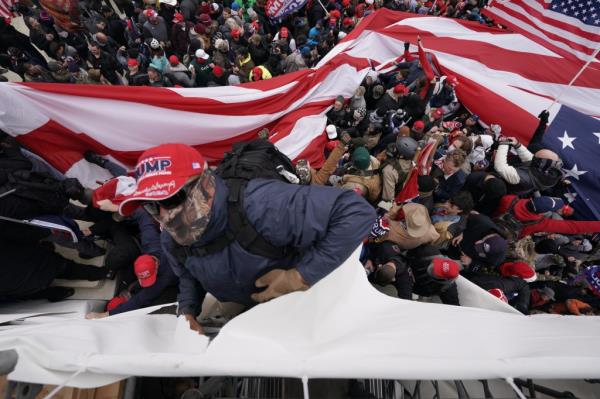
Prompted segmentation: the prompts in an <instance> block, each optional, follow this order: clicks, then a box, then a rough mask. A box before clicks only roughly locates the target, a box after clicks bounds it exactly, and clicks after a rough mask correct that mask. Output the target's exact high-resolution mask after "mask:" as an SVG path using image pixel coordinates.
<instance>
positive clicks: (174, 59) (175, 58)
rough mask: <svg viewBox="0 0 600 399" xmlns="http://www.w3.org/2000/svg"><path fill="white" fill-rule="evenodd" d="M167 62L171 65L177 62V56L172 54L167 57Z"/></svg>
mask: <svg viewBox="0 0 600 399" xmlns="http://www.w3.org/2000/svg"><path fill="white" fill-rule="evenodd" d="M169 64H171V65H173V66H175V65H177V64H179V58H177V56H176V55H175V54H173V55H172V56H170V57H169Z"/></svg>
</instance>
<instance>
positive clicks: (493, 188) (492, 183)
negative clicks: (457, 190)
mask: <svg viewBox="0 0 600 399" xmlns="http://www.w3.org/2000/svg"><path fill="white" fill-rule="evenodd" d="M483 191H484V193H485V195H486V196H487V197H490V198H501V197H502V196H504V195H506V183H505V182H504V180H502V179H499V178H497V177H495V178H493V179H488V180H486V181H485V182H484V183H483Z"/></svg>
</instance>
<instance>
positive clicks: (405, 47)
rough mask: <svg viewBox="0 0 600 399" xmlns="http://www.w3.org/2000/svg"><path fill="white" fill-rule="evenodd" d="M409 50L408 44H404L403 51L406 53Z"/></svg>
mask: <svg viewBox="0 0 600 399" xmlns="http://www.w3.org/2000/svg"><path fill="white" fill-rule="evenodd" d="M409 48H410V42H404V51H408V49H409Z"/></svg>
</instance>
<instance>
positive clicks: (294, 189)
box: [161, 177, 375, 314]
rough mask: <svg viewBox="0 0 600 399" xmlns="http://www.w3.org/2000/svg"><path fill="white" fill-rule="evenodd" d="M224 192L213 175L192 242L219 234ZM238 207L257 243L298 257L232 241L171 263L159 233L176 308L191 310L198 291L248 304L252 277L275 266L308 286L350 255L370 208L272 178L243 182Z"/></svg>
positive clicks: (354, 198)
mask: <svg viewBox="0 0 600 399" xmlns="http://www.w3.org/2000/svg"><path fill="white" fill-rule="evenodd" d="M228 195H229V190H228V188H227V185H226V183H225V182H224V181H223V180H221V179H220V178H219V177H217V178H216V193H215V197H214V201H213V205H212V213H211V218H210V221H209V223H208V226H207V228H206V231H205V232H204V235H203V236H202V238H201V239H200V241H199V243H200V244H204V243H207V242H210V241H212V240H214V239H215V238H217V237H220V236H222V235H223V234H225V230H226V226H227V196H228ZM243 204H244V210H245V212H246V216H247V218H248V220H249V222H250V223H251V224H252V225H253V226H254V228H255V229H256V230H257V232H258V233H259V234H260V235H262V237H263V238H264V239H265V240H267V241H268V242H270V243H271V244H273V245H275V246H278V247H284V246H289V245H291V246H293V247H295V248H297V251H298V255H294V256H291V257H288V258H285V259H268V258H265V257H261V256H258V255H254V254H251V253H249V252H247V251H246V250H244V249H243V248H242V247H241V246H240V244H239V243H237V242H232V243H231V244H229V245H228V246H227V247H225V248H224V249H223V250H221V251H220V252H217V253H213V254H209V255H206V256H202V257H197V256H191V257H188V258H187V259H186V260H185V262H184V263H178V262H177V260H176V259H175V257H174V256H173V255H172V251H173V249H174V247H175V243H174V241H173V239H172V238H171V236H170V235H169V234H168V233H167V232H166V231H163V233H162V237H161V238H162V244H163V251H164V252H165V253H167V254H168V257H169V260H170V262H171V264H172V265H173V269H174V271H175V274H176V275H177V276H178V277H179V297H178V301H179V309H180V313H183V314H188V313H191V314H198V313H199V311H200V306H201V304H202V300H203V298H204V296H205V294H206V292H210V293H211V294H212V295H214V296H215V297H216V298H217V299H218V300H219V301H223V302H237V303H242V304H247V305H252V304H254V302H253V301H252V299H251V298H250V295H251V294H252V293H254V292H256V287H255V285H254V284H255V281H256V279H257V278H259V277H260V276H262V275H264V274H265V273H267V272H269V271H270V270H273V269H276V268H279V269H290V268H292V267H295V268H297V270H298V272H299V273H300V274H301V276H302V277H303V279H304V281H305V282H306V283H307V284H308V285H310V286H312V285H314V284H315V283H316V282H318V281H319V280H321V279H322V278H323V277H325V276H326V275H327V274H329V273H330V272H332V271H333V270H334V269H335V268H337V267H338V266H339V265H340V264H341V263H342V262H343V261H344V260H345V259H346V258H348V256H350V254H351V253H352V252H353V251H354V250H355V249H356V247H357V246H358V245H359V244H360V243H361V242H362V240H363V239H364V238H365V237H366V236H367V234H368V232H369V229H370V228H371V224H372V223H373V220H375V211H374V210H373V208H372V207H371V206H370V205H369V204H367V203H366V202H365V201H364V200H363V199H362V198H361V197H359V196H358V195H356V194H355V193H353V192H351V191H345V190H339V189H336V188H332V187H323V186H316V185H294V184H288V183H285V182H282V181H278V180H277V181H276V180H265V179H254V180H252V181H250V182H249V183H248V186H247V187H246V189H245V192H244V200H243Z"/></svg>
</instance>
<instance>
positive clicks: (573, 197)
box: [565, 193, 577, 204]
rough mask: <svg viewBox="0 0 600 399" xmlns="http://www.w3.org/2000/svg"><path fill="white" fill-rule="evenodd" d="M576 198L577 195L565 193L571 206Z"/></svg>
mask: <svg viewBox="0 0 600 399" xmlns="http://www.w3.org/2000/svg"><path fill="white" fill-rule="evenodd" d="M575 197H577V193H565V198H566V199H567V201H568V202H569V204H570V203H571V202H573V201H575Z"/></svg>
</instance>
